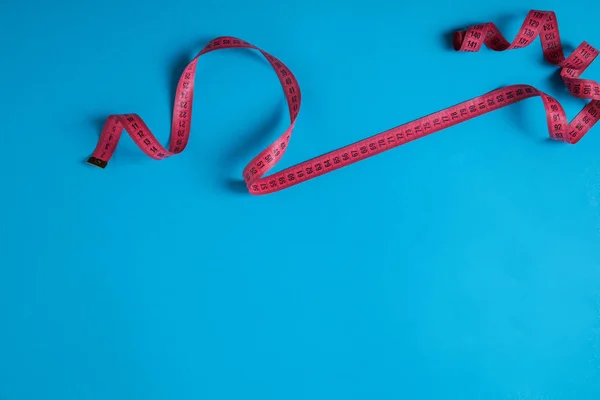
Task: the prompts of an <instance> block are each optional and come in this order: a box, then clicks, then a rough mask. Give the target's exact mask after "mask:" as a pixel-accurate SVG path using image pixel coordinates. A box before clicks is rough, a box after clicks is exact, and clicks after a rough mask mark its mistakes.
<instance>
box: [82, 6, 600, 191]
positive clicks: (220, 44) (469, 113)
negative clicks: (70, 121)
mask: <svg viewBox="0 0 600 400" xmlns="http://www.w3.org/2000/svg"><path fill="white" fill-rule="evenodd" d="M538 35H539V37H540V40H541V43H542V49H543V52H544V57H545V58H546V60H547V61H548V62H550V63H551V64H553V65H557V66H559V67H560V68H561V69H560V76H561V77H562V80H563V82H564V84H565V85H566V87H567V90H568V91H569V93H570V94H571V95H573V96H575V97H579V98H584V99H590V100H591V101H590V102H589V103H588V104H587V105H586V106H585V107H584V108H583V110H582V111H581V112H580V113H579V114H577V116H576V117H575V118H574V119H573V120H572V121H571V122H570V123H569V122H568V121H567V117H566V115H565V111H564V110H563V108H562V106H561V105H560V103H559V102H558V101H556V99H554V98H553V97H551V96H549V95H547V94H545V93H543V92H541V91H539V90H537V89H536V88H534V87H533V86H529V85H512V86H507V87H504V88H501V89H497V90H494V91H491V92H489V93H486V94H484V95H481V96H479V97H475V98H473V99H470V100H467V101H465V102H463V103H460V104H457V105H455V106H452V107H449V108H446V109H444V110H441V111H438V112H436V113H434V114H431V115H428V116H426V117H423V118H420V119H417V120H415V121H412V122H409V123H407V124H404V125H400V126H398V127H396V128H393V129H390V130H387V131H385V132H382V133H379V134H377V135H374V136H371V137H369V138H367V139H364V140H361V141H359V142H356V143H353V144H350V145H348V146H345V147H342V148H340V149H338V150H334V151H332V152H329V153H327V154H324V155H321V156H319V157H316V158H313V159H311V160H308V161H305V162H303V163H300V164H297V165H295V166H293V167H290V168H287V169H285V170H283V171H281V172H276V173H274V174H273V175H270V176H267V177H264V175H265V173H267V171H269V170H270V169H271V168H273V166H274V165H275V164H277V162H279V160H280V159H281V157H283V154H284V153H285V151H286V150H287V148H288V144H289V141H290V138H291V136H292V131H293V129H294V125H295V124H296V118H297V117H298V112H299V111H300V102H301V98H302V95H301V93H300V86H299V85H298V81H297V80H296V78H295V77H294V74H293V73H292V72H291V71H290V70H289V69H288V68H287V67H286V66H285V65H284V64H283V63H282V62H281V61H279V60H278V59H277V58H275V57H274V56H272V55H271V54H269V53H267V52H266V51H264V50H261V49H259V48H258V47H256V46H254V45H252V44H250V43H248V42H245V41H243V40H241V39H237V38H234V37H230V36H223V37H218V38H216V39H213V40H212V41H211V42H210V43H208V44H207V45H206V46H205V47H204V48H203V49H202V50H201V51H200V53H198V55H197V56H196V57H195V58H194V59H193V60H192V61H191V62H190V63H189V64H188V66H187V67H186V68H185V70H184V71H183V74H182V75H181V77H180V79H179V83H178V85H177V92H176V97H175V106H174V109H173V120H172V125H171V139H170V143H169V149H168V150H167V149H166V148H165V147H163V146H162V145H161V144H160V143H159V142H158V140H156V137H154V135H153V134H152V133H151V132H150V129H148V127H147V126H146V124H145V123H144V121H143V120H142V119H141V118H140V117H139V116H138V115H137V114H117V115H110V116H109V117H108V118H107V120H106V123H105V124H104V128H103V129H102V133H101V135H100V139H99V141H98V145H97V146H96V149H95V150H94V152H93V154H92V156H91V157H90V158H89V159H88V163H90V164H92V165H95V166H98V167H101V168H105V167H106V165H107V163H108V161H109V160H110V158H111V156H112V155H113V153H114V151H115V149H116V147H117V144H118V143H119V139H120V138H121V133H122V132H123V128H125V130H126V131H127V133H128V134H129V135H130V136H131V138H132V139H133V141H134V142H135V143H136V144H137V145H138V146H139V147H140V149H142V151H143V152H144V153H145V154H147V155H148V156H149V157H151V158H153V159H155V160H162V159H165V158H168V157H171V156H174V155H176V154H179V153H181V152H182V151H183V150H184V149H185V147H186V145H187V143H188V139H189V135H190V127H191V121H192V101H193V98H194V77H195V73H196V64H197V63H198V58H199V57H200V56H201V55H203V54H206V53H210V52H211V51H215V50H222V49H235V48H248V49H254V50H258V51H259V52H261V53H262V54H263V56H265V58H266V59H267V60H268V61H269V63H270V64H271V65H272V66H273V68H274V69H275V72H276V73H277V76H278V78H279V81H280V82H281V86H282V87H283V92H284V94H285V97H286V99H287V104H288V109H289V113H290V126H289V128H288V129H287V130H286V131H285V132H284V133H283V135H281V136H280V137H279V138H277V139H276V140H275V141H274V142H273V143H272V144H271V145H270V146H268V147H267V148H266V149H264V150H263V151H262V152H261V153H260V154H258V155H257V156H256V157H255V158H254V159H253V160H252V161H250V163H248V165H247V166H246V167H245V168H244V171H243V178H244V181H245V183H246V187H247V188H248V191H249V192H250V193H251V194H253V195H260V194H268V193H273V192H276V191H279V190H282V189H286V188H289V187H291V186H294V185H297V184H299V183H302V182H305V181H307V180H309V179H312V178H316V177H317V176H320V175H323V174H326V173H328V172H331V171H334V170H337V169H339V168H342V167H345V166H347V165H350V164H352V163H355V162H357V161H360V160H364V159H366V158H368V157H372V156H374V155H376V154H379V153H381V152H384V151H386V150H389V149H392V148H394V147H397V146H400V145H402V144H405V143H408V142H410V141H412V140H415V139H419V138H421V137H423V136H425V135H429V134H431V133H434V132H437V131H440V130H442V129H446V128H448V127H451V126H453V125H456V124H459V123H461V122H464V121H467V120H469V119H472V118H475V117H478V116H480V115H483V114H486V113H488V112H490V111H494V110H497V109H499V108H502V107H505V106H508V105H510V104H513V103H516V102H518V101H521V100H524V99H527V98H530V97H534V96H540V97H541V98H542V101H543V103H544V108H545V110H546V121H547V123H548V132H549V134H550V137H551V138H552V139H555V140H559V141H563V142H566V143H571V144H574V143H577V142H578V141H579V140H580V139H581V138H582V137H583V135H585V134H586V133H587V131H589V130H590V129H591V127H592V126H593V125H594V124H595V123H596V122H597V121H598V119H600V85H599V84H598V83H596V82H594V81H590V80H586V79H580V78H579V76H580V75H581V74H582V73H583V71H584V70H585V69H586V68H587V67H588V66H589V65H590V64H591V63H592V61H593V60H594V59H595V58H596V57H597V56H598V50H596V49H595V48H593V47H592V46H590V45H589V44H588V43H586V42H583V43H582V44H581V45H579V47H577V48H576V49H575V50H574V51H573V53H572V54H571V55H570V56H569V57H567V58H566V59H565V57H564V54H563V48H562V44H561V41H560V35H559V32H558V25H557V20H556V16H555V14H554V12H551V11H535V10H533V11H530V12H529V13H528V14H527V18H526V19H525V22H524V23H523V25H522V26H521V28H520V30H519V33H518V35H517V37H516V38H515V39H514V40H513V42H512V43H509V42H508V41H507V40H506V39H505V38H504V37H503V36H502V34H501V33H500V31H499V30H498V28H497V27H496V26H495V25H494V24H493V23H491V22H490V23H486V24H479V25H474V26H471V27H470V28H468V29H466V30H464V31H458V32H455V33H454V40H453V41H454V49H455V50H457V51H468V52H475V51H479V49H480V48H481V46H482V45H483V44H485V45H486V46H487V47H488V48H490V49H492V50H495V51H504V50H512V49H518V48H522V47H526V46H528V45H530V44H531V43H532V42H533V41H534V39H535V38H536V37H537V36H538Z"/></svg>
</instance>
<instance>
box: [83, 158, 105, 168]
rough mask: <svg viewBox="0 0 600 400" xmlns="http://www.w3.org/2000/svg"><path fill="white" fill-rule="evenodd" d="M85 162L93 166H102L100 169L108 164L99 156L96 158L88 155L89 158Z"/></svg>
mask: <svg viewBox="0 0 600 400" xmlns="http://www.w3.org/2000/svg"><path fill="white" fill-rule="evenodd" d="M87 163H88V164H91V165H93V166H96V167H99V168H102V169H104V168H106V166H107V165H108V162H106V161H104V160H101V159H99V158H96V157H90V158H88V160H87Z"/></svg>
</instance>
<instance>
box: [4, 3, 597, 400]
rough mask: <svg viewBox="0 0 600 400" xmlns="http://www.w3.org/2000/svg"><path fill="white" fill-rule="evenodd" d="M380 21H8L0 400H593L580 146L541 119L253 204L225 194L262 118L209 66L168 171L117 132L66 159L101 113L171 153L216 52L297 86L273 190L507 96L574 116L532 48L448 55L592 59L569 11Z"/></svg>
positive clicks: (484, 128)
mask: <svg viewBox="0 0 600 400" xmlns="http://www.w3.org/2000/svg"><path fill="white" fill-rule="evenodd" d="M392 3H394V2H392V1H389V0H376V1H373V0H372V1H368V2H366V1H363V2H359V1H354V2H347V1H346V2H344V1H337V2H336V3H333V2H329V4H328V5H326V4H325V3H321V2H318V1H316V0H311V1H302V2H287V1H272V0H269V1H261V2H256V3H255V4H249V3H246V2H243V1H241V0H232V1H230V2H228V3H224V2H218V1H210V0H200V1H198V0H196V1H188V0H184V1H178V0H175V1H152V2H146V1H140V0H137V1H132V0H124V1H114V0H105V1H102V2H68V1H65V0H59V1H57V2H42V1H38V2H32V1H17V0H4V2H3V5H2V6H0V37H2V41H1V43H2V44H1V45H0V48H1V50H2V53H1V54H2V55H1V56H0V105H1V106H2V108H1V113H2V117H1V121H0V134H1V135H2V136H1V137H2V146H3V149H4V151H3V152H2V153H3V154H2V157H1V158H0V164H1V168H0V171H1V172H0V174H1V176H2V187H3V188H4V190H3V193H2V196H1V200H0V205H1V207H2V211H3V213H2V218H1V224H0V233H1V242H0V246H1V252H0V254H1V257H2V261H1V262H0V263H1V267H0V399H1V400H24V399H36V400H39V399H44V400H46V399H48V400H50V399H52V400H53V399H77V400H84V399H86V400H87V399H94V400H95V399H103V400H104V399H128V400H134V399H144V400H152V399H236V400H237V399H261V400H264V399H277V400H280V399H286V400H295V399H311V400H317V399H327V400H330V399H378V400H379V399H412V400H418V399H435V400H439V399H444V400H447V399H461V400H469V399H473V400H475V399H477V400H481V399H485V400H492V399H498V400H549V399H552V400H557V399H569V400H572V399H577V400H596V399H599V398H600V208H599V207H598V203H599V202H600V152H599V148H600V128H599V127H596V128H594V129H593V130H592V131H591V132H590V133H589V134H588V135H587V136H586V137H585V138H584V139H583V140H582V141H581V142H580V143H579V144H577V145H575V146H569V145H566V144H556V143H549V142H548V141H547V140H546V138H547V133H546V126H545V118H544V111H543V107H542V103H541V101H540V100H539V98H536V99H531V100H527V101H525V102H522V103H520V104H518V105H514V106H512V107H510V108H507V109H503V110H501V111H497V112H495V113H493V114H488V115H486V116H483V117H481V118H478V119H476V120H472V121H470V122H468V123H465V124H463V125H461V126H456V127H454V128H451V129H449V130H447V131H444V132H441V133H438V134H435V135H433V136H429V137H427V138H424V139H422V140H419V141H417V142H413V143H411V144H408V145H406V146H403V147H400V148H397V149H394V150H392V151H389V152H386V153H384V154H382V155H379V156H377V157H374V158H371V159H369V160H367V161H364V162H361V163H359V164H355V165H353V166H350V167H348V168H344V169H342V170H339V171H337V172H334V173H332V174H328V175H326V176H323V177H321V178H318V179H316V180H312V181H310V182H307V183H304V184H301V185H299V186H296V187H294V188H292V189H289V190H285V191H283V192H280V193H277V194H274V195H269V196H263V197H251V196H249V195H245V194H241V193H239V192H237V191H235V190H232V187H235V185H233V184H232V182H234V180H235V179H238V178H239V177H240V176H241V170H242V168H243V166H244V165H245V164H246V163H247V162H248V161H249V160H250V159H251V158H252V157H253V156H254V155H255V154H256V153H257V152H258V151H259V150H260V149H261V148H263V146H265V145H266V144H267V143H269V142H270V141H271V140H272V139H274V138H275V137H277V136H278V135H279V134H280V133H281V132H282V131H283V130H284V129H285V127H286V115H285V112H284V107H283V96H282V94H281V90H280V88H279V86H278V83H277V80H276V78H275V75H274V74H273V72H272V71H271V70H270V69H269V67H268V66H267V65H266V63H264V62H263V61H261V60H260V58H259V57H254V56H253V55H249V54H250V53H249V52H245V51H226V52H217V53H211V54H210V55H208V56H206V57H204V58H203V59H201V61H200V63H199V66H198V74H199V75H198V78H197V80H196V84H197V89H196V99H195V101H196V102H195V104H194V116H193V117H194V121H193V129H192V137H191V142H190V145H189V146H188V148H187V149H186V151H185V152H184V153H183V154H182V155H180V156H178V157H174V158H171V159H168V160H166V161H162V162H155V161H152V160H150V159H148V158H146V157H145V156H144V155H143V154H142V153H141V152H140V151H139V150H138V149H137V148H136V147H135V146H134V145H133V143H132V141H131V140H130V139H129V138H128V137H124V138H123V140H122V141H121V144H120V146H119V148H118V150H117V152H116V154H115V156H114V158H113V159H112V160H111V162H110V164H109V166H108V167H107V168H106V169H105V170H100V169H98V168H94V167H92V166H89V165H87V164H84V162H83V161H84V160H85V159H86V158H87V157H88V156H89V154H90V153H91V151H92V150H93V148H94V146H95V145H96V140H97V139H98V133H99V129H100V126H101V124H102V122H103V120H104V118H105V117H106V116H107V115H108V114H111V113H127V112H136V113H139V114H140V115H141V116H142V118H144V119H145V121H146V122H147V123H148V125H149V126H150V127H151V129H152V130H153V131H154V132H155V133H156V134H157V136H158V137H159V138H160V139H161V140H162V142H163V143H167V141H168V137H169V127H170V118H171V114H170V111H171V102H172V100H171V99H172V95H173V86H174V81H175V79H176V78H177V77H178V76H179V73H180V72H181V69H182V68H183V66H184V65H185V63H186V62H187V61H189V60H190V59H191V57H192V56H193V54H195V52H196V51H197V50H198V49H200V48H201V47H202V46H203V45H204V44H205V43H206V41H208V40H209V39H210V38H212V37H215V36H220V35H233V36H238V37H241V38H243V39H245V40H247V41H250V42H251V43H254V44H256V45H258V46H261V47H263V48H264V49H265V50H267V51H269V52H271V53H272V54H274V55H276V56H277V57H278V58H280V59H281V60H282V61H284V62H285V63H286V64H287V65H288V66H289V67H290V68H291V69H292V71H294V73H295V74H296V76H297V78H298V80H299V82H300V86H301V88H302V90H303V95H304V98H303V106H302V109H301V112H300V119H299V121H298V124H297V128H296V130H295V132H294V133H295V134H294V137H293V138H292V141H291V145H290V149H289V151H288V152H287V154H286V155H285V157H284V159H283V161H282V163H281V164H279V165H278V167H277V168H278V169H282V168H284V167H287V166H290V165H293V164H295V163H297V162H300V161H303V160H306V159H308V158H311V157H314V156H316V155H318V154H321V153H323V152H326V151H329V150H332V149H334V148H337V147H341V146H343V145H345V144H348V143H351V142H354V141H357V140H359V139H361V138H363V137H366V136H369V135H372V134H374V133H377V132H379V131H382V130H385V129H387V128H390V127H393V126H396V125H399V124H401V123H404V122H408V121H410V120H412V119H415V118H417V117H420V116H423V115H426V114H429V113H432V112H434V111H436V110H439V109H441V108H444V107H447V106H450V105H453V104H456V103H458V102H460V101H463V100H465V99H468V98H471V97H474V96H477V95H479V94H482V93H484V92H487V91H489V90H492V89H494V88H496V87H499V86H502V85H508V84H514V83H529V84H533V85H535V86H537V87H538V88H540V89H541V90H544V91H548V92H549V93H551V94H553V95H555V96H556V97H557V98H558V99H559V100H560V101H561V102H562V103H563V105H564V107H565V108H566V110H567V112H568V115H569V117H570V118H572V117H573V116H574V115H575V114H576V113H577V112H578V111H579V110H580V109H581V107H582V104H583V102H582V101H581V100H577V99H573V98H570V97H568V94H567V93H566V92H565V91H564V90H563V88H562V87H560V86H557V85H556V84H555V81H554V80H553V79H551V77H553V76H554V74H555V73H556V68H554V67H552V66H550V65H549V64H547V63H545V62H544V61H543V60H542V55H541V51H540V46H539V41H536V43H535V44H534V45H533V46H530V47H528V48H526V49H522V50H518V51H512V52H507V53H494V52H491V51H489V50H484V51H482V52H480V53H477V54H465V53H456V52H454V51H452V50H450V49H449V44H450V40H449V37H448V33H449V32H452V30H454V29H455V28H460V27H464V26H468V25H471V24H474V23H478V22H486V21H494V22H496V23H497V24H498V25H499V26H500V27H501V29H502V30H503V32H504V33H505V34H506V35H507V36H508V37H510V38H512V37H513V35H514V34H515V33H516V31H517V29H518V27H519V26H520V24H521V22H522V20H523V18H524V16H525V14H526V12H527V11H528V10H529V9H530V8H534V9H535V8H539V9H550V10H554V11H556V12H557V15H558V19H559V26H560V31H561V34H562V37H563V40H564V42H565V44H566V45H569V46H571V48H572V47H574V46H576V45H578V44H579V43H580V42H581V41H583V40H587V41H589V42H590V43H591V44H592V45H594V46H596V47H600V37H599V36H598V31H597V26H596V24H595V23H594V22H593V21H597V20H598V18H600V11H599V9H598V8H597V7H595V8H589V6H590V5H591V3H590V2H584V1H570V2H559V1H545V2H541V1H532V2H530V3H529V4H523V2H517V1H514V0H510V1H504V2H502V5H500V4H499V3H500V2H479V3H474V2H466V1H455V2H442V1H433V2H414V3H413V4H412V5H410V6H409V5H400V3H401V2H396V3H398V4H396V5H393V4H392ZM582 12H583V14H582ZM584 16H585V18H583V17H584ZM407 41H411V42H410V43H407ZM584 76H585V77H588V78H590V79H596V80H599V79H600V61H597V62H596V65H593V66H592V67H591V68H590V69H589V70H588V71H587V72H586V73H585V75H584Z"/></svg>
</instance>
